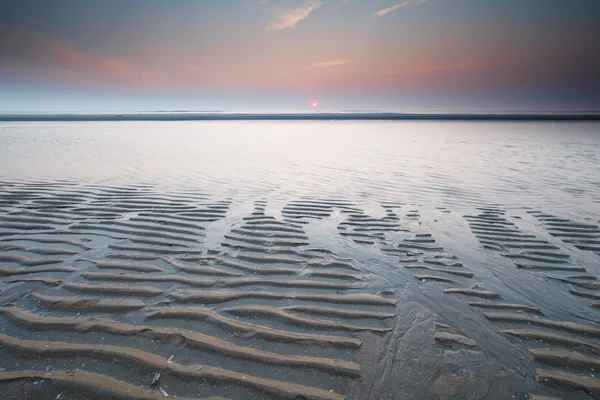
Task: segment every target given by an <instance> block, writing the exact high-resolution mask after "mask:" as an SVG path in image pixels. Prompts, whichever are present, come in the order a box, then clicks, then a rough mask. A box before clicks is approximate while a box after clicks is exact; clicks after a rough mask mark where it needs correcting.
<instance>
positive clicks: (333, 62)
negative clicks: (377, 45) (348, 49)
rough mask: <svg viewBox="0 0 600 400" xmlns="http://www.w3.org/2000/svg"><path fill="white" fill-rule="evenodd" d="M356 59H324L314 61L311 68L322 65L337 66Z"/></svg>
mask: <svg viewBox="0 0 600 400" xmlns="http://www.w3.org/2000/svg"><path fill="white" fill-rule="evenodd" d="M353 62H354V60H345V59H341V60H333V61H323V62H316V63H314V64H313V65H312V66H311V68H322V67H335V66H338V65H344V64H350V63H353Z"/></svg>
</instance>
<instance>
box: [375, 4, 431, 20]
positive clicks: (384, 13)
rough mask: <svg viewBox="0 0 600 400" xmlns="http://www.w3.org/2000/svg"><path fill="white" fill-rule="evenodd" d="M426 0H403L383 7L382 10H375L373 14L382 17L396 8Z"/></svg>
mask: <svg viewBox="0 0 600 400" xmlns="http://www.w3.org/2000/svg"><path fill="white" fill-rule="evenodd" d="M427 1H428V0H405V1H403V2H402V3H399V4H396V5H393V6H391V7H388V8H384V9H383V10H380V11H377V12H376V13H375V14H374V15H375V16H376V17H383V16H384V15H387V14H389V13H391V12H394V11H396V10H399V9H400V8H402V7H406V6H418V5H419V4H423V3H426V2H427Z"/></svg>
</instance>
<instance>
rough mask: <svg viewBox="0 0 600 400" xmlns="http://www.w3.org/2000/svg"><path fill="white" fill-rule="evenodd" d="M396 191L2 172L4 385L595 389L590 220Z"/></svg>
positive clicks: (350, 392)
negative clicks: (423, 199)
mask: <svg viewBox="0 0 600 400" xmlns="http://www.w3.org/2000/svg"><path fill="white" fill-rule="evenodd" d="M401 200H402V199H399V201H388V200H386V201H381V202H379V204H378V207H379V209H378V212H373V208H372V206H369V207H366V206H365V204H364V202H361V201H360V200H357V199H352V198H346V197H344V196H338V197H335V198H333V197H301V198H296V199H292V200H289V201H286V202H285V203H284V204H283V205H281V206H280V205H279V204H278V203H275V204H271V202H270V200H269V197H268V196H264V197H260V196H256V198H255V200H254V201H248V199H247V198H244V199H237V198H235V197H222V198H221V197H216V196H214V195H211V194H210V193H201V192H194V191H189V190H186V191H177V190H166V189H164V188H161V189H159V188H156V187H154V186H151V185H140V186H136V185H122V186H117V185H112V186H111V185H86V184H81V183H74V182H57V181H36V182H33V181H18V180H14V181H8V180H7V181H4V182H1V183H0V211H1V213H0V392H2V393H4V394H5V395H4V394H3V399H4V398H22V397H19V396H21V395H23V394H27V396H29V397H28V398H40V399H42V398H57V396H58V395H60V396H61V397H60V398H63V399H64V398H68V399H87V398H102V399H105V398H114V399H160V398H164V397H165V395H170V396H178V398H195V399H196V398H230V399H271V398H276V399H327V400H338V399H346V398H347V399H482V398H485V399H510V398H516V399H527V398H531V399H535V398H537V399H592V398H598V397H600V380H599V379H597V378H596V373H597V372H596V371H597V370H598V369H599V368H600V324H599V323H598V322H599V321H600V281H599V280H598V279H597V277H598V270H599V269H600V264H599V262H598V261H599V260H600V258H599V257H600V226H599V225H600V223H599V222H598V221H594V220H592V219H587V220H584V219H581V220H575V219H573V218H572V217H565V216H563V215H557V214H556V213H555V212H554V211H552V212H548V211H546V210H544V209H537V208H530V207H527V206H523V207H503V206H499V205H497V204H495V205H486V204H480V205H473V206H471V205H468V206H465V207H463V208H461V209H456V210H455V209H452V208H450V207H442V206H427V205H419V204H405V203H404V202H402V201H401ZM36 396H37V397H36Z"/></svg>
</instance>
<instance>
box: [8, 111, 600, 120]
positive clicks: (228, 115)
mask: <svg viewBox="0 0 600 400" xmlns="http://www.w3.org/2000/svg"><path fill="white" fill-rule="evenodd" d="M286 120H290V121H328V120H331V121H343V120H350V121H352V120H359V121H360V120H363V121H369V120H372V121H376V120H382V121H389V120H397V121H402V120H405V121H411V120H412V121H415V120H424V121H427V120H430V121H600V112H585V111H583V112H549V113H540V112H538V113H531V112H528V113H519V112H507V113H477V112H473V113H466V112H463V113H400V112H281V113H274V112H271V113H252V112H248V113H243V112H214V111H211V112H185V111H184V112H182V111H175V112H173V111H169V112H138V113H135V112H132V113H18V112H11V113H0V122H69V121H73V122H87V121H90V122H91V121H286Z"/></svg>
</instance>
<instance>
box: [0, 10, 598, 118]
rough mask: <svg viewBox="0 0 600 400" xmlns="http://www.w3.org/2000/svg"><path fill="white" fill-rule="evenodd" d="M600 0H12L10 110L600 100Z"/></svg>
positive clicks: (3, 23)
mask: <svg viewBox="0 0 600 400" xmlns="http://www.w3.org/2000/svg"><path fill="white" fill-rule="evenodd" d="M599 21H600V0H169V1H167V0H143V1H123V0H102V1H100V0H98V1H94V0H89V1H81V0H52V1H49V0H2V1H0V112H135V111H175V110H190V111H245V112H254V111H313V110H323V111H330V110H365V111H367V110H386V111H399V112H506V111H590V110H592V111H598V110H600V50H599V49H600V22H599Z"/></svg>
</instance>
